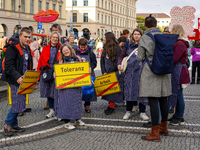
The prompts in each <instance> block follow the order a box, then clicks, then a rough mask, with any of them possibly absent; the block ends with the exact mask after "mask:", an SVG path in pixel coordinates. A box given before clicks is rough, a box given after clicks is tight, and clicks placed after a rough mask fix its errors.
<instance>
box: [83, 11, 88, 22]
mask: <svg viewBox="0 0 200 150" xmlns="http://www.w3.org/2000/svg"><path fill="white" fill-rule="evenodd" d="M83 22H88V13H83Z"/></svg>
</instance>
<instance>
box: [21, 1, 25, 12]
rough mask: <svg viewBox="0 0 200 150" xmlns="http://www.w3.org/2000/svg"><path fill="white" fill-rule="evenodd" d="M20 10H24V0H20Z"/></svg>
mask: <svg viewBox="0 0 200 150" xmlns="http://www.w3.org/2000/svg"><path fill="white" fill-rule="evenodd" d="M21 12H25V0H21Z"/></svg>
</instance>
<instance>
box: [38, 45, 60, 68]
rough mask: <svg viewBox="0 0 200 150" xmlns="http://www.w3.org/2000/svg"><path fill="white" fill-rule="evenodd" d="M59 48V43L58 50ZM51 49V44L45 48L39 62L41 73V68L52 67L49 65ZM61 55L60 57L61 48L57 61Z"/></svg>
mask: <svg viewBox="0 0 200 150" xmlns="http://www.w3.org/2000/svg"><path fill="white" fill-rule="evenodd" d="M58 46H60V44H59V43H58V44H57V48H58ZM50 48H51V43H50V44H49V45H47V46H45V47H44V48H43V50H42V53H41V55H40V58H39V61H38V67H37V71H40V67H41V66H48V67H50V66H49V64H48V60H49V59H50ZM59 55H60V48H59V51H58V54H57V61H58V57H59Z"/></svg>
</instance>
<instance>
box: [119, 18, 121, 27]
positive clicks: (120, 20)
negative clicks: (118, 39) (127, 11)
mask: <svg viewBox="0 0 200 150" xmlns="http://www.w3.org/2000/svg"><path fill="white" fill-rule="evenodd" d="M119 22H120V27H121V25H122V20H121V19H120V21H119Z"/></svg>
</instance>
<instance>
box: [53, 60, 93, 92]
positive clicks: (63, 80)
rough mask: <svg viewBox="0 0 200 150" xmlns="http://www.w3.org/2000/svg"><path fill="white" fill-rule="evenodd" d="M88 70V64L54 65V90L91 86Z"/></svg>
mask: <svg viewBox="0 0 200 150" xmlns="http://www.w3.org/2000/svg"><path fill="white" fill-rule="evenodd" d="M89 69H90V65H89V62H81V63H65V64H56V65H54V70H55V74H56V79H55V81H56V88H57V89H65V88H74V87H81V86H88V85H91V84H92V82H91V75H90V73H89Z"/></svg>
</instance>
